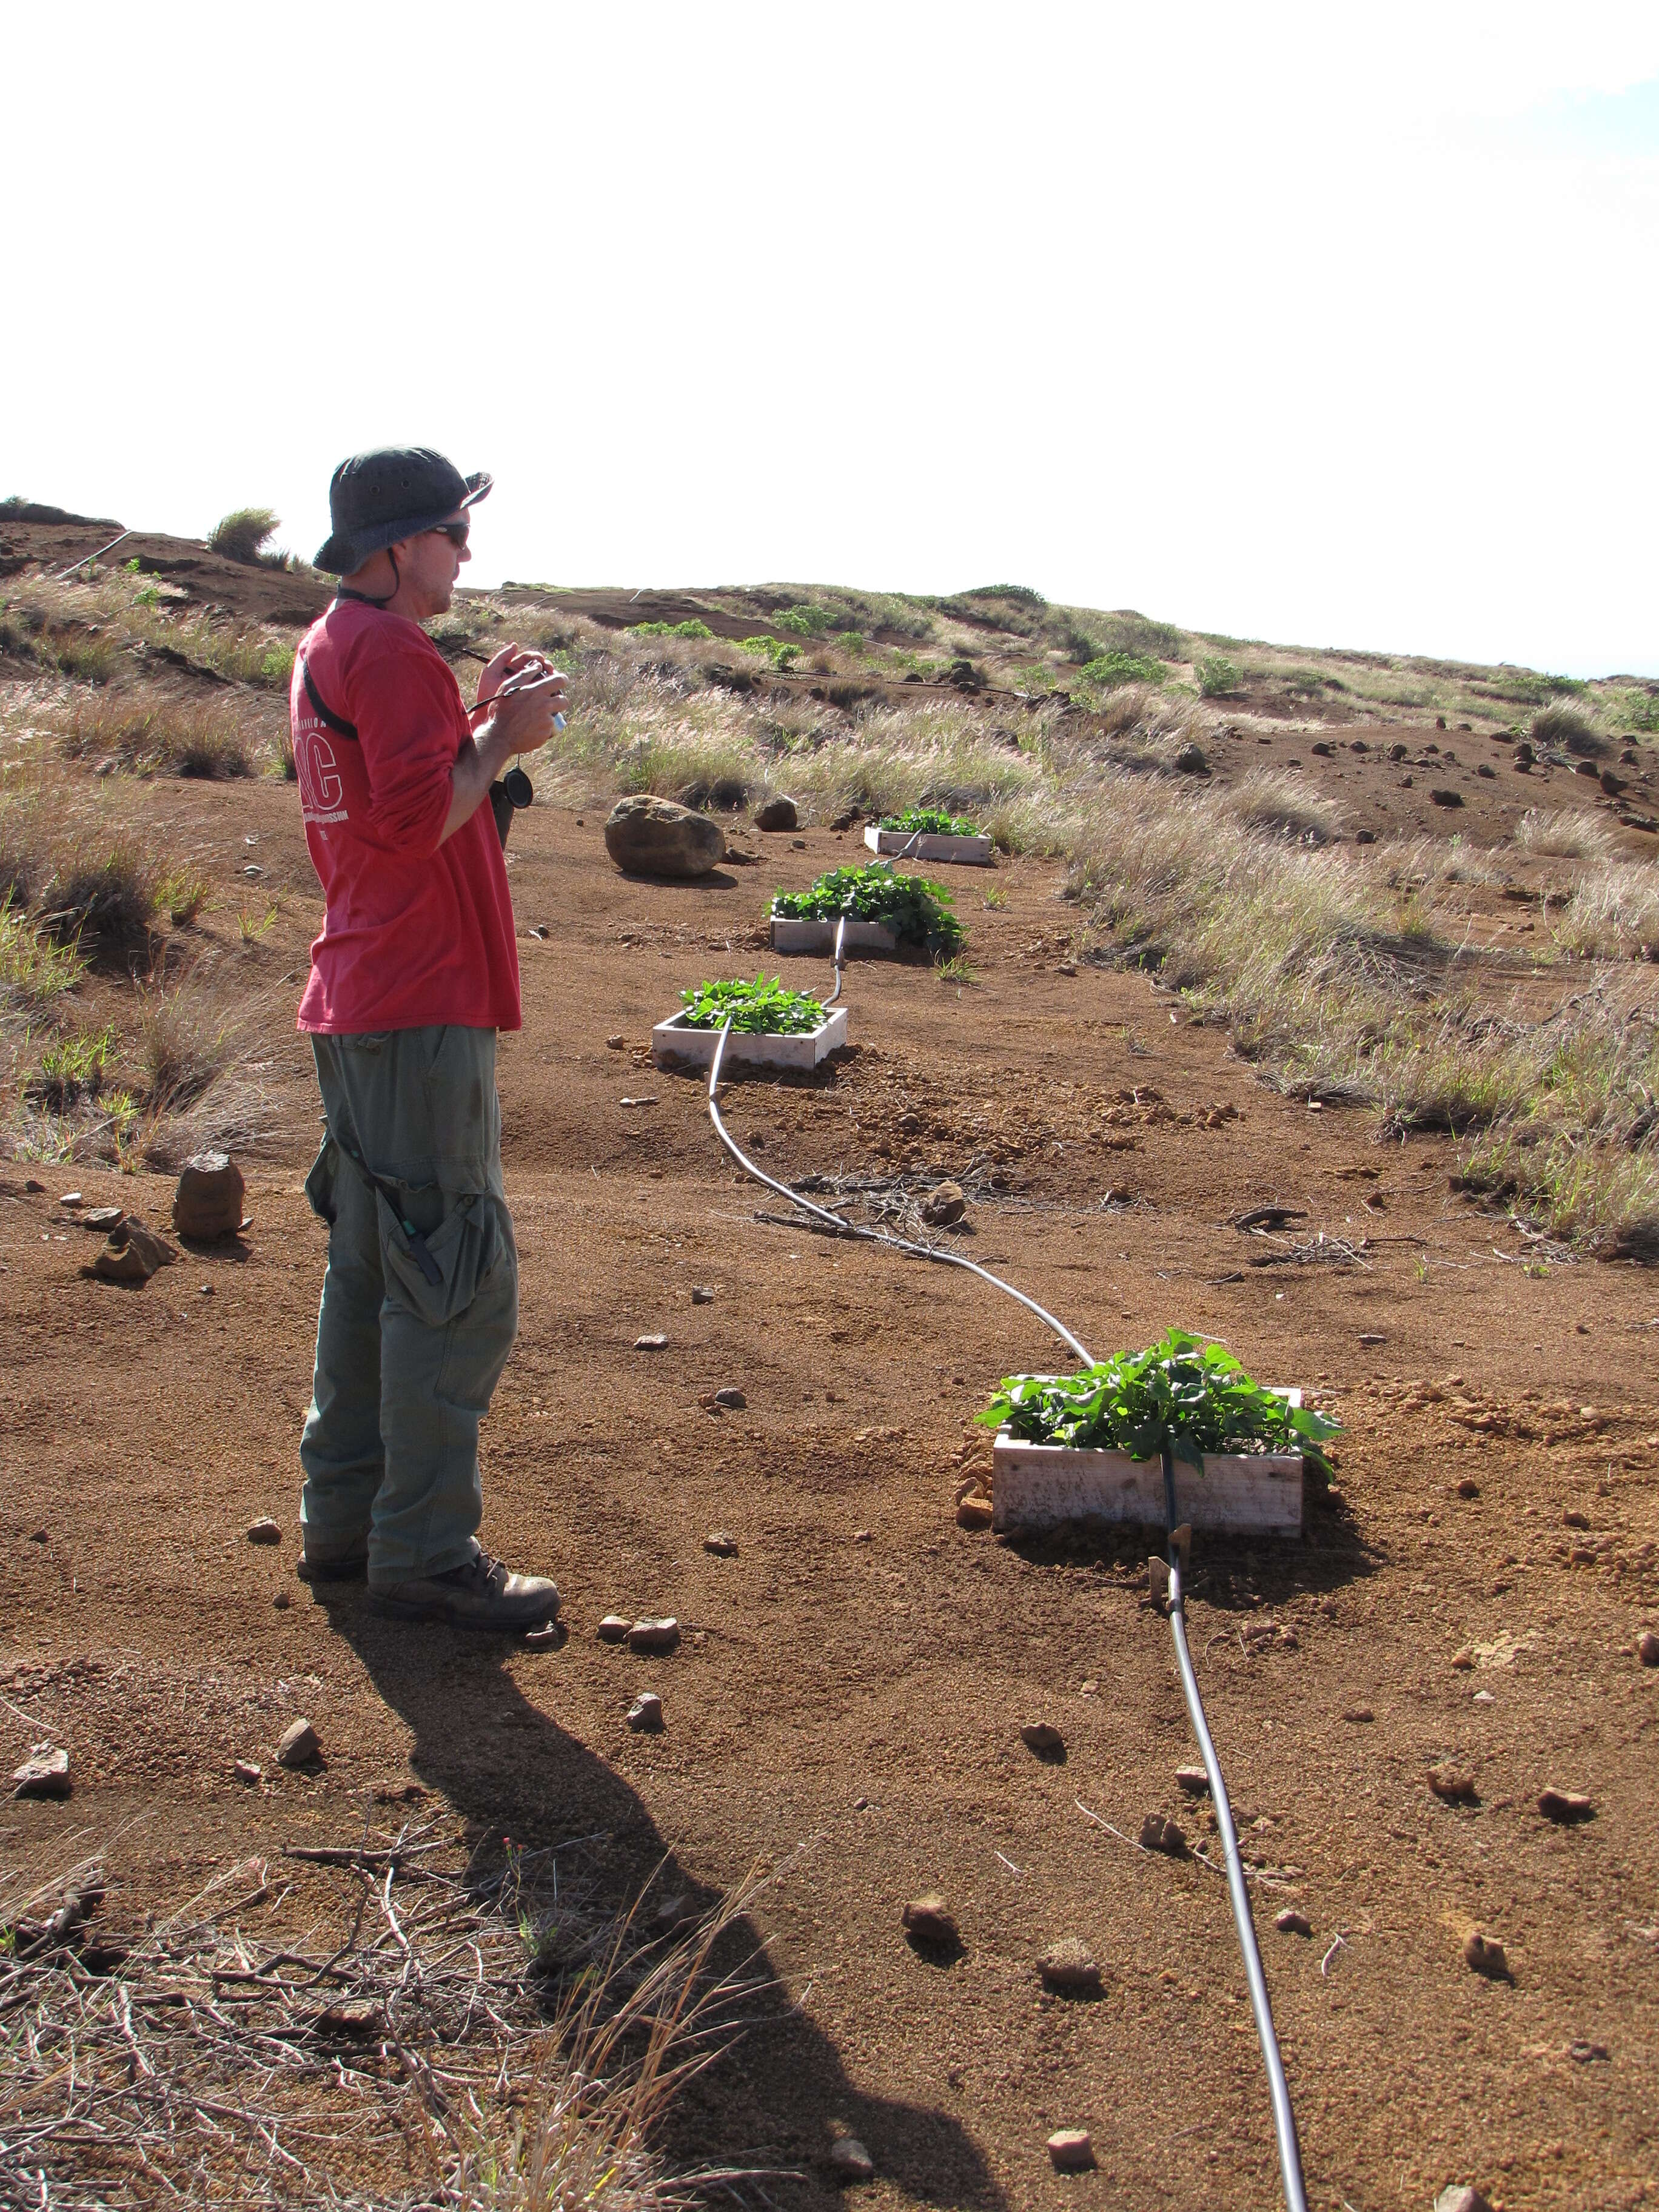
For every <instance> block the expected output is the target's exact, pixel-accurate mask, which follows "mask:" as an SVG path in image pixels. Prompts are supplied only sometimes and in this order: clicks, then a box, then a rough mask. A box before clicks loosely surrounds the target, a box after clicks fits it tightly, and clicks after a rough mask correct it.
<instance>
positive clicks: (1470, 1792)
mask: <svg viewBox="0 0 1659 2212" xmlns="http://www.w3.org/2000/svg"><path fill="white" fill-rule="evenodd" d="M1429 1787H1430V1789H1431V1790H1433V1792H1434V1794H1435V1796H1437V1797H1438V1798H1440V1799H1442V1800H1443V1802H1445V1803H1446V1804H1448V1805H1474V1804H1476V1803H1478V1802H1479V1794H1478V1792H1477V1791H1476V1790H1475V1786H1474V1776H1473V1775H1472V1774H1468V1773H1465V1771H1464V1770H1463V1769H1462V1767H1461V1766H1454V1765H1452V1764H1451V1762H1450V1760H1449V1759H1445V1760H1443V1761H1442V1762H1441V1764H1440V1765H1438V1766H1431V1768H1430V1769H1429Z"/></svg>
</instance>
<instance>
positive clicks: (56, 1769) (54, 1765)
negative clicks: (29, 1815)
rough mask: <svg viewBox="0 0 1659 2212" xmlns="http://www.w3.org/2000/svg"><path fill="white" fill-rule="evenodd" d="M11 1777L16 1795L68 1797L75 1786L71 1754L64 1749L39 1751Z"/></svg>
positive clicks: (13, 1791) (24, 1762)
mask: <svg viewBox="0 0 1659 2212" xmlns="http://www.w3.org/2000/svg"><path fill="white" fill-rule="evenodd" d="M12 1783H13V1785H14V1786H13V1789H12V1795H13V1796H14V1797H67V1796H69V1794H70V1791H71V1790H73V1789H74V1787H75V1784H73V1783H72V1782H71V1781H70V1755H69V1753H68V1752H66V1751H63V1750H58V1751H43V1752H38V1753H36V1754H35V1756H34V1757H33V1759H25V1760H24V1761H23V1764H22V1765H21V1766H20V1767H17V1768H16V1769H15V1771H14V1772H13V1774H12Z"/></svg>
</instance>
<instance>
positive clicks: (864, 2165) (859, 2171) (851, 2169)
mask: <svg viewBox="0 0 1659 2212" xmlns="http://www.w3.org/2000/svg"><path fill="white" fill-rule="evenodd" d="M829 2169H830V2172H832V2173H833V2174H834V2175H835V2177H836V2180H837V2181H871V2180H873V2179H874V2178H875V2172H876V2161H875V2160H874V2159H872V2157H871V2155H870V2154H869V2152H868V2151H867V2150H866V2148H864V2145H863V2144H862V2143H861V2142H860V2141H859V2139H858V2137H857V2136H836V2140H835V2141H834V2142H832V2143H831V2144H830V2146H829Z"/></svg>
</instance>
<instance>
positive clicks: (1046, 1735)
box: [1019, 1721, 1066, 1759]
mask: <svg viewBox="0 0 1659 2212" xmlns="http://www.w3.org/2000/svg"><path fill="white" fill-rule="evenodd" d="M1019 1733H1020V1739H1021V1741H1023V1742H1024V1746H1025V1747H1026V1749H1027V1750H1028V1751H1034V1752H1035V1753H1036V1755H1037V1757H1038V1758H1039V1759H1058V1758H1059V1757H1060V1753H1061V1752H1063V1751H1064V1750H1065V1748H1066V1739H1065V1737H1064V1736H1063V1735H1061V1734H1060V1730H1059V1729H1057V1728H1054V1727H1052V1726H1051V1725H1050V1724H1049V1723H1048V1722H1047V1721H1027V1722H1026V1723H1025V1725H1024V1728H1023V1729H1021V1730H1020V1732H1019Z"/></svg>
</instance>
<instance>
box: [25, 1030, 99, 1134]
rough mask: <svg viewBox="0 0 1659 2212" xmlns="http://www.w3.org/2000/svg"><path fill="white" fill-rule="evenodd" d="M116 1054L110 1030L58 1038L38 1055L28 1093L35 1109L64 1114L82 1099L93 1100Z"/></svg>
mask: <svg viewBox="0 0 1659 2212" xmlns="http://www.w3.org/2000/svg"><path fill="white" fill-rule="evenodd" d="M114 1054H115V1032H114V1030H112V1029H104V1030H97V1031H95V1032H94V1031H85V1032H83V1033H82V1035H81V1036H66V1037H59V1038H58V1039H57V1040H56V1041H55V1042H53V1043H52V1044H51V1045H49V1046H48V1047H47V1048H46V1051H45V1052H44V1053H42V1054H41V1055H40V1066H39V1067H38V1068H36V1070H35V1072H34V1073H33V1075H32V1076H31V1077H30V1079H29V1081H28V1085H27V1091H28V1095H29V1097H30V1098H31V1099H33V1102H34V1103H35V1104H36V1105H38V1106H46V1107H47V1108H49V1109H51V1111H52V1113H54V1114H65V1113H67V1112H68V1111H69V1109H70V1107H71V1106H76V1105H78V1104H79V1103H80V1102H81V1100H82V1099H83V1098H95V1097H97V1096H98V1092H99V1090H100V1087H101V1085H102V1084H103V1080H104V1075H105V1071H106V1069H107V1067H108V1066H109V1064H110V1061H111V1060H112V1058H113V1057H114Z"/></svg>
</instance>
